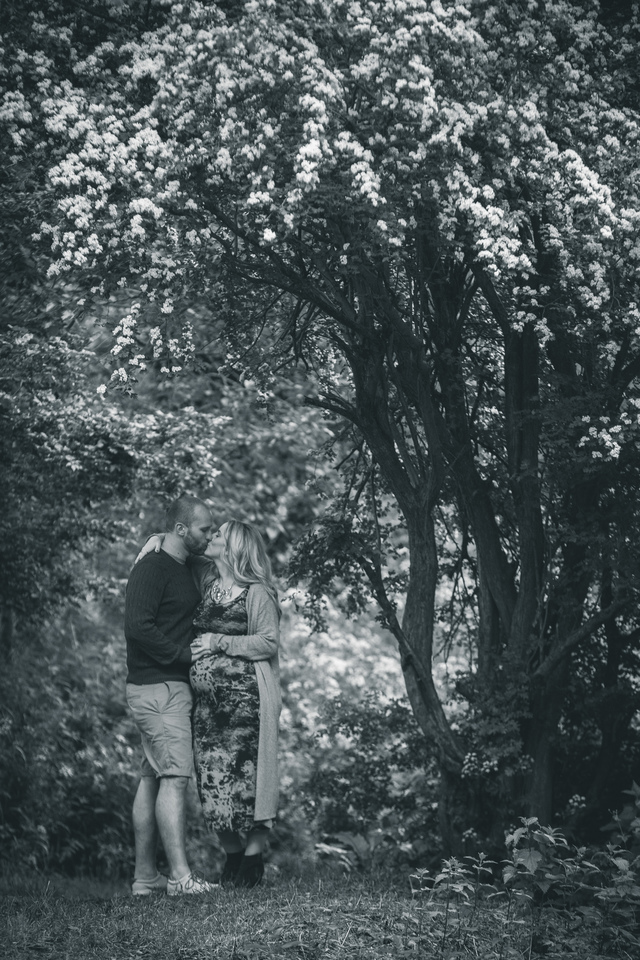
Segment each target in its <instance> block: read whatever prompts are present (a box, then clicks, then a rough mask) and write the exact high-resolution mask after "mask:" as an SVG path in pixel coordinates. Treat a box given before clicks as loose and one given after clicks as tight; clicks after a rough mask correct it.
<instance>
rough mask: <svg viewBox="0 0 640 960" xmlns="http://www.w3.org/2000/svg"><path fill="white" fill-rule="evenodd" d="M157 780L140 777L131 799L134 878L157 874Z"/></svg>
mask: <svg viewBox="0 0 640 960" xmlns="http://www.w3.org/2000/svg"><path fill="white" fill-rule="evenodd" d="M157 796H158V781H157V780H156V778H155V777H141V778H140V783H139V784H138V789H137V790H136V795H135V799H134V801H133V832H134V836H135V841H136V868H135V873H134V877H135V878H136V880H153V879H154V878H155V877H156V876H157V875H158V866H157V863H156V853H157V849H158V825H157V823H156V799H157Z"/></svg>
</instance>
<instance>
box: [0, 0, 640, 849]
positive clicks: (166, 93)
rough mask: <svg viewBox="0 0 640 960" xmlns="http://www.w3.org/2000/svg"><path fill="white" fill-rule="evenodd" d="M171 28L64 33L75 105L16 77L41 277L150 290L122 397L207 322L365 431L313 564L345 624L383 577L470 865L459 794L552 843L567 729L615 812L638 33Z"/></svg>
mask: <svg viewBox="0 0 640 960" xmlns="http://www.w3.org/2000/svg"><path fill="white" fill-rule="evenodd" d="M170 6H171V5H169V4H165V3H157V4H151V5H148V9H153V10H154V11H155V12H156V15H157V20H156V21H155V23H154V24H153V25H152V27H151V28H149V29H148V30H147V31H146V32H143V33H142V34H141V35H140V36H136V35H132V36H130V37H127V38H123V36H122V33H121V32H120V31H119V30H118V29H116V28H114V31H113V33H109V37H108V39H104V40H102V39H101V40H100V41H99V42H98V41H96V43H95V44H94V45H93V47H92V49H91V51H90V52H87V50H86V49H85V50H80V48H79V46H78V45H77V43H76V36H77V35H78V21H77V19H76V21H74V23H73V24H72V25H71V26H70V27H68V28H66V33H65V32H64V31H63V30H61V29H60V27H59V25H52V24H51V23H50V22H49V23H47V24H45V23H43V22H42V21H41V26H40V28H39V29H40V36H41V38H42V46H43V48H51V47H52V46H55V43H62V42H63V37H64V43H65V44H68V45H69V50H70V59H71V62H72V64H73V67H72V70H71V71H69V73H68V75H66V76H65V77H60V76H59V74H58V75H55V70H56V69H57V68H56V66H55V62H54V61H55V58H54V57H52V56H50V55H47V56H48V59H46V62H44V61H41V60H39V59H38V57H42V56H44V54H43V53H42V50H40V51H39V52H37V53H33V52H31V53H26V52H25V53H24V56H23V55H21V64H22V70H23V75H25V74H26V73H27V72H28V70H27V65H29V69H30V70H31V72H32V75H33V76H35V75H37V73H38V69H41V72H42V75H43V77H44V79H41V80H38V79H34V81H33V86H32V89H31V90H27V86H26V84H25V83H20V82H18V81H17V80H16V79H15V78H13V80H12V83H13V85H14V86H13V89H11V90H9V91H8V92H7V94H6V95H5V104H7V103H9V105H13V114H12V122H13V123H14V126H15V129H16V133H17V135H18V136H19V138H22V140H23V142H24V140H25V138H29V139H30V141H31V142H32V144H33V145H34V146H33V148H34V149H35V150H36V151H38V150H39V151H41V152H42V153H44V151H45V150H46V151H47V152H48V155H49V156H50V157H51V158H52V159H51V163H50V166H49V169H48V185H49V189H50V195H49V196H48V198H47V199H48V200H49V202H50V212H49V214H48V218H47V219H45V221H44V223H43V224H42V226H41V228H40V229H39V231H38V236H39V239H40V240H41V241H42V243H43V244H44V245H46V247H47V249H50V250H51V251H52V252H53V259H52V262H51V265H50V267H49V272H50V274H51V275H57V276H60V277H65V278H68V280H69V282H71V280H72V279H73V282H74V283H76V284H81V285H82V287H83V296H82V298H81V299H82V300H83V301H84V302H83V303H82V304H81V306H82V308H83V309H84V310H86V311H88V312H89V313H90V311H91V310H92V309H93V307H92V304H93V303H94V302H96V300H97V298H101V297H105V296H108V295H109V294H110V292H111V291H112V290H113V289H114V288H115V287H116V286H117V284H120V285H122V286H126V287H127V288H128V289H130V290H133V291H134V292H135V300H136V307H135V309H134V310H132V311H130V312H128V313H127V315H126V317H125V318H124V319H122V320H121V322H120V323H119V324H118V325H117V326H116V328H115V330H114V336H115V338H116V339H115V345H114V348H113V352H114V354H115V355H116V356H117V358H118V360H117V364H118V365H117V369H116V370H115V371H114V373H113V382H114V384H116V385H118V384H120V385H123V384H124V385H125V386H126V385H127V384H128V383H129V381H130V379H131V377H132V376H133V375H135V374H136V373H137V372H138V371H139V369H140V367H141V366H144V364H145V363H147V362H148V356H152V357H155V358H156V360H159V361H160V362H161V363H162V366H163V368H164V369H165V370H166V371H167V372H168V373H172V372H179V370H180V368H182V367H183V365H184V364H185V362H187V361H188V360H189V357H190V356H191V355H192V354H193V350H194V347H193V339H192V331H191V328H190V325H189V323H188V322H186V321H187V319H188V318H187V317H186V316H185V314H184V311H180V310H179V309H178V307H179V306H180V305H181V304H183V303H185V301H187V300H188V298H189V295H190V293H192V292H194V291H197V297H198V300H199V302H200V303H201V304H207V305H208V306H209V309H210V311H211V315H212V316H215V318H216V323H218V324H220V326H221V329H220V327H219V326H216V328H215V329H216V331H217V330H218V329H220V335H221V336H224V337H225V338H226V343H227V345H228V346H227V350H228V354H227V363H228V365H229V366H230V367H231V366H233V365H234V364H235V365H236V366H247V365H248V363H249V359H248V358H249V355H250V352H251V349H252V350H253V354H254V355H255V353H256V351H257V352H258V360H257V361H256V363H255V369H256V375H257V376H260V375H262V376H263V377H264V379H265V381H266V382H268V375H269V373H270V372H271V371H272V370H273V368H274V367H275V366H276V365H277V364H281V363H285V362H295V363H299V364H303V365H305V366H306V368H307V370H308V372H309V376H310V379H312V381H313V383H314V384H315V389H313V390H311V391H310V396H309V398H308V399H309V403H310V404H312V405H313V406H315V407H317V408H320V409H322V410H324V411H327V412H328V413H329V414H330V415H331V416H333V417H336V418H338V419H339V420H340V421H342V422H344V423H345V424H347V425H348V429H347V435H349V432H350V434H351V436H352V439H353V452H352V455H351V456H350V457H349V459H348V460H347V461H346V464H345V466H346V467H347V468H348V470H349V480H348V484H347V487H346V490H345V493H344V496H343V498H342V501H341V504H340V510H339V512H338V513H335V512H333V514H332V515H331V516H330V517H329V518H328V519H327V522H326V523H325V524H324V525H323V526H322V528H318V529H317V530H316V531H314V532H313V533H312V535H311V537H310V539H309V541H308V543H307V554H308V555H310V556H311V557H312V559H315V560H316V563H315V565H313V564H312V566H314V569H313V570H312V572H313V573H314V575H315V576H316V578H317V579H318V580H319V581H322V582H326V580H328V579H330V578H331V576H332V574H333V573H334V572H335V571H336V570H340V571H342V572H343V573H344V574H345V575H346V576H349V577H351V578H352V580H353V583H354V585H355V589H354V591H352V597H353V599H354V602H356V603H357V602H358V598H359V592H358V589H357V586H358V583H360V582H361V577H364V582H366V583H367V584H368V589H369V591H370V594H371V595H372V596H373V597H374V598H375V600H376V601H377V603H378V604H379V607H380V610H381V615H382V616H383V617H384V620H385V622H386V624H387V625H388V627H389V629H390V630H391V631H392V633H393V634H394V636H395V637H396V639H397V642H398V645H399V649H400V651H401V654H402V658H403V669H404V675H405V680H406V685H407V691H408V694H409V698H410V701H411V704H412V708H413V710H414V712H415V715H416V717H417V719H418V721H419V723H420V725H421V727H422V729H423V731H424V732H425V733H426V734H427V736H428V737H429V739H430V740H431V742H432V743H433V745H434V750H435V752H436V754H437V756H438V759H439V762H440V767H441V771H442V778H443V802H442V804H441V811H442V829H443V835H444V836H445V838H446V839H447V841H448V842H449V843H450V844H454V845H455V838H456V833H458V834H459V825H456V824H455V823H453V822H452V811H453V810H454V807H453V805H452V803H451V800H452V797H453V796H454V795H457V796H460V795H461V794H462V795H463V794H464V793H465V790H466V794H467V797H468V796H471V797H472V799H473V806H474V809H473V810H472V807H471V805H470V803H469V801H468V799H467V801H466V802H467V817H468V818H469V817H472V816H474V817H475V819H476V822H477V824H478V825H479V827H480V828H481V829H482V831H483V832H485V833H487V834H493V835H494V836H497V835H498V834H499V833H500V830H501V827H502V822H503V819H504V817H509V816H512V815H513V813H514V812H520V811H522V810H523V808H524V809H526V812H528V813H530V814H532V815H536V816H538V817H539V818H540V819H542V820H543V821H547V820H549V819H550V818H551V816H552V814H553V812H554V810H556V809H558V806H559V805H560V803H561V802H563V801H564V800H566V799H567V796H568V795H564V796H563V792H564V793H565V794H566V785H565V784H563V782H562V776H561V771H559V770H558V765H557V762H556V760H555V759H554V741H555V742H557V741H558V738H560V739H561V733H562V730H563V724H564V727H565V728H566V726H567V724H569V723H570V724H573V725H575V726H574V729H576V730H580V731H581V735H582V733H583V732H584V731H585V730H587V729H593V728H595V729H596V730H597V733H596V735H595V736H594V737H593V743H594V744H595V746H593V745H592V748H591V750H590V752H589V751H588V752H587V754H586V755H585V761H584V763H585V765H586V768H587V769H588V773H587V774H586V775H585V793H587V794H588V795H589V801H590V802H591V803H593V804H594V805H595V806H598V805H602V803H603V802H604V799H605V797H606V784H607V781H608V779H609V776H610V773H611V770H612V769H613V765H614V764H615V762H616V759H617V757H618V756H619V754H620V750H621V748H622V745H623V744H624V742H625V737H626V736H627V734H628V730H629V725H630V723H631V720H632V718H633V717H634V715H635V714H636V712H637V709H638V705H639V703H640V700H639V697H640V694H639V691H638V686H637V681H636V679H635V675H637V666H638V663H637V660H638V657H637V649H638V636H639V634H638V630H640V625H639V624H638V621H637V618H636V615H635V613H634V600H635V598H636V596H637V583H636V576H635V570H636V569H637V561H638V556H637V546H636V544H637V543H638V535H637V534H638V521H639V519H640V517H639V514H638V509H637V506H636V499H637V497H636V494H637V483H636V479H635V478H636V476H637V472H638V466H639V464H638V459H639V458H638V451H639V447H638V442H639V438H638V431H639V427H640V396H639V394H638V388H637V374H638V368H639V364H640V356H639V351H638V347H639V343H638V335H637V330H638V328H639V326H640V324H639V321H640V312H639V310H638V282H637V267H638V259H639V257H640V243H639V242H638V240H639V226H640V208H639V204H638V177H637V165H636V157H637V149H638V133H639V126H638V112H637V106H636V105H635V104H634V103H633V100H632V98H630V97H629V96H628V92H629V90H630V89H632V69H633V64H634V62H635V59H636V57H637V51H638V18H637V11H636V12H635V13H632V14H630V15H628V16H626V17H624V18H622V19H621V18H619V17H616V16H613V17H608V19H607V26H606V27H605V25H604V21H603V19H602V18H601V16H600V7H599V4H598V3H597V2H595V0H591V2H588V3H586V4H585V3H583V2H580V3H578V2H574V0H550V2H547V3H545V4H542V3H537V2H535V0H532V2H525V0H521V2H518V3H515V4H514V3H507V2H503V0H498V2H489V3H487V2H484V0H483V2H481V0H458V2H455V3H453V2H438V0H436V2H433V3H428V2H426V0H406V2H394V0H370V2H360V3H358V2H355V0H333V2H329V0H325V2H321V0H318V2H316V3H311V4H309V3H303V2H296V0H291V2H277V3H274V2H273V0H253V2H247V3H245V4H244V5H235V4H228V3H213V2H202V3H197V2H193V3H189V4H178V5H174V6H171V9H169V8H170ZM115 7H116V5H115V4H112V5H110V6H109V11H110V15H113V16H115V13H114V11H115ZM136 9H137V6H136V5H135V4H127V3H124V2H123V3H119V4H118V5H117V10H118V16H119V17H121V18H122V17H123V16H126V15H129V14H133V12H134V11H135V10H136ZM74 30H75V33H74ZM610 31H615V38H614V36H613V35H612V33H611V32H610ZM614 39H615V42H614ZM39 64H40V67H39V66H38V65H39ZM49 70H51V71H52V72H53V74H54V76H53V79H51V77H49V76H48V71H49ZM21 98H22V99H21ZM18 105H19V106H18ZM6 110H7V108H6V107H5V117H6V115H7V113H6ZM20 111H22V114H20ZM27 114H28V117H29V119H27V120H25V116H27ZM16 149H17V150H20V149H22V148H21V147H20V145H19V144H18V145H17V147H16ZM261 335H263V336H266V340H265V341H264V342H266V347H265V348H264V351H263V352H262V353H260V336H261ZM145 336H146V337H147V339H148V342H149V344H150V347H149V348H148V349H147V347H146V346H145ZM394 510H396V511H399V513H400V514H401V516H402V519H403V523H404V525H405V527H406V535H407V545H408V564H403V563H402V562H401V561H402V558H401V556H400V555H399V554H398V546H399V545H398V542H397V534H396V531H395V523H394V514H393V511H394ZM390 511H391V512H390ZM451 574H453V575H454V582H460V580H459V578H460V577H462V576H464V577H466V579H467V582H468V584H469V589H468V590H467V591H466V592H465V593H457V594H456V603H455V604H454V606H455V607H456V609H459V607H460V603H462V606H463V607H465V608H466V609H467V610H468V611H470V613H471V615H472V616H473V617H474V618H475V623H476V627H475V631H476V635H475V638H474V639H475V644H474V648H475V662H474V664H473V669H472V670H471V671H470V674H469V676H468V677H466V678H461V682H460V685H459V695H460V697H461V698H462V699H463V700H464V703H465V705H466V714H465V719H464V722H463V723H462V724H460V723H458V725H457V726H458V729H455V728H454V725H453V724H452V722H451V718H450V716H448V715H447V712H446V711H445V709H444V708H443V704H442V703H441V702H440V700H439V698H438V696H437V693H436V688H435V685H434V683H433V678H432V674H431V665H432V661H433V656H434V641H435V635H436V625H437V616H438V613H439V607H438V600H439V597H440V592H441V590H442V589H443V586H444V587H446V585H447V584H448V583H449V582H450V575H451ZM359 578H360V579H359ZM456 578H458V579H457V580H456ZM399 596H401V600H402V606H403V613H402V616H401V617H400V615H399V613H398V610H399V607H398V600H399ZM467 615H468V614H467V613H465V616H467ZM585 692H586V693H587V700H586V702H580V698H581V697H584V695H585ZM497 798H499V799H500V801H501V802H500V803H496V799H497ZM470 811H471V812H470Z"/></svg>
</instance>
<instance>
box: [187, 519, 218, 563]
mask: <svg viewBox="0 0 640 960" xmlns="http://www.w3.org/2000/svg"><path fill="white" fill-rule="evenodd" d="M212 535H213V523H212V522H211V514H210V513H209V511H208V510H207V508H206V507H196V510H195V513H194V515H193V520H192V521H191V523H190V524H189V526H188V527H187V529H186V533H185V534H184V545H185V547H186V548H187V550H188V551H189V553H190V554H191V555H192V556H196V557H201V556H202V554H203V553H204V552H205V550H206V549H207V546H208V544H209V541H210V540H211V537H212Z"/></svg>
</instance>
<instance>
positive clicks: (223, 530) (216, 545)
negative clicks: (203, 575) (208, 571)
mask: <svg viewBox="0 0 640 960" xmlns="http://www.w3.org/2000/svg"><path fill="white" fill-rule="evenodd" d="M227 527H228V524H227V523H223V524H222V526H221V527H219V528H218V529H217V530H216V532H215V533H214V535H213V537H212V538H211V540H210V541H209V546H208V547H207V549H206V551H205V554H204V555H205V557H208V558H209V560H218V559H220V558H221V557H222V555H223V554H224V550H225V547H226V545H227Z"/></svg>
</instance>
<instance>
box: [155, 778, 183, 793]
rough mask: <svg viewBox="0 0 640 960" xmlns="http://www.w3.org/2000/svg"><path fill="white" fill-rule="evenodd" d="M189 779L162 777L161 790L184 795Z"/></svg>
mask: <svg viewBox="0 0 640 960" xmlns="http://www.w3.org/2000/svg"><path fill="white" fill-rule="evenodd" d="M189 779H190V778H189V777H173V776H168V777H160V789H161V790H168V791H169V792H171V793H184V791H185V790H186V789H187V786H188V784H189Z"/></svg>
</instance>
